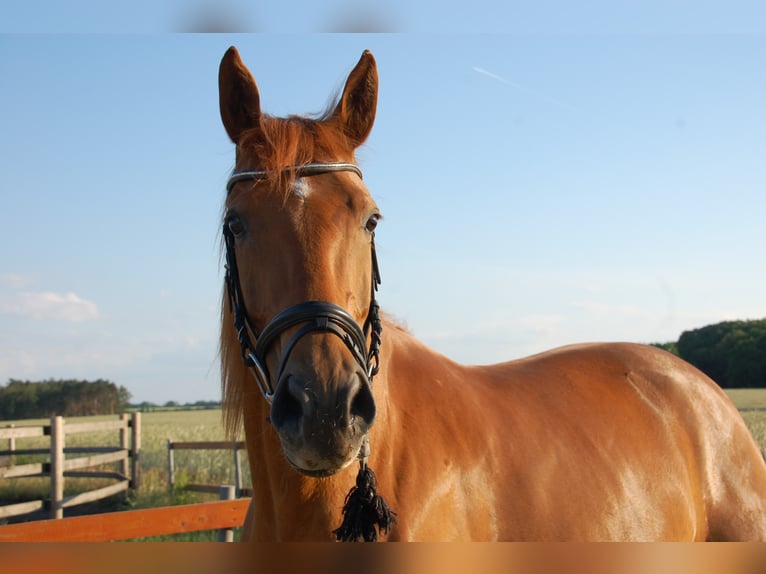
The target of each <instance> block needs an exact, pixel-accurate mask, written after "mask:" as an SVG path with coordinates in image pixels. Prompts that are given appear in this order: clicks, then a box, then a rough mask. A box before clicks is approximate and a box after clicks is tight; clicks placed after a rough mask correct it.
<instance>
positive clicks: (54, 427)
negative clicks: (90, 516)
mask: <svg viewBox="0 0 766 574" xmlns="http://www.w3.org/2000/svg"><path fill="white" fill-rule="evenodd" d="M108 430H118V431H119V446H116V447H109V446H107V447H105V446H95V447H67V446H66V436H67V435H71V434H75V433H84V432H98V431H108ZM129 435H130V440H129V438H128V437H129ZM40 436H49V437H50V447H49V448H47V449H17V448H16V440H17V439H24V438H30V437H40ZM2 439H7V440H8V450H6V451H0V456H3V455H5V456H8V458H9V460H10V462H11V466H8V467H3V468H0V479H2V478H14V479H15V478H22V477H40V476H43V477H45V476H48V477H50V479H51V487H50V496H49V497H48V498H47V499H45V500H32V501H28V502H22V503H17V504H9V505H5V506H0V518H8V517H11V516H18V515H21V514H27V513H30V512H35V511H38V510H42V509H44V508H47V509H48V511H49V516H50V518H52V519H60V518H62V517H63V511H64V509H65V508H70V507H72V506H77V505H79V504H85V503H88V502H94V501H96V500H100V499H102V498H107V497H109V496H114V495H115V494H118V493H120V492H124V491H127V490H128V489H129V488H133V489H138V488H139V486H140V478H141V472H140V470H141V467H140V455H141V413H133V414H132V416H130V417H129V416H128V415H127V414H124V415H121V416H120V418H119V420H116V421H99V422H85V423H82V422H78V423H71V424H66V423H65V421H64V418H63V417H60V416H53V417H51V420H50V424H49V425H40V426H30V427H13V426H11V427H9V428H0V440H2ZM28 454H47V455H49V457H50V459H49V461H48V462H41V463H30V464H22V465H15V464H14V462H15V457H16V456H19V455H28ZM66 454H84V455H86V456H81V457H78V458H66V456H65V455H66ZM112 463H120V469H119V471H118V472H114V471H80V470H78V469H83V468H91V467H95V466H101V465H104V464H112ZM83 477H88V478H107V479H114V480H117V482H116V483H115V484H111V485H109V486H105V487H102V488H97V489H94V490H90V491H87V492H83V493H80V494H76V495H73V496H68V497H64V480H65V478H83Z"/></svg>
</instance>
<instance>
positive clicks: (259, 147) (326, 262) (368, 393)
mask: <svg viewBox="0 0 766 574" xmlns="http://www.w3.org/2000/svg"><path fill="white" fill-rule="evenodd" d="M219 89H220V109H221V116H222V119H223V124H224V126H225V128H226V131H227V133H228V135H229V137H230V138H231V140H232V141H233V142H234V143H235V144H236V165H235V168H234V173H233V175H232V177H231V179H230V180H229V184H228V195H227V199H226V204H225V217H224V222H223V230H224V231H223V235H224V243H225V247H226V262H227V272H226V285H225V294H224V301H223V309H222V330H221V362H222V371H223V400H224V409H225V417H226V424H227V428H228V429H229V431H230V432H237V431H238V429H240V428H241V425H244V432H245V437H246V442H247V449H248V455H249V460H250V468H251V473H252V480H253V499H252V504H251V506H250V510H249V513H248V516H247V520H246V523H245V526H244V529H243V539H245V540H253V541H279V540H284V541H308V540H333V539H335V538H336V536H337V537H338V538H339V539H352V540H353V539H365V540H372V539H375V538H378V539H382V540H437V541H438V540H465V541H472V540H543V541H548V540H583V541H588V540H690V541H691V540H766V464H765V463H764V460H763V459H762V456H761V453H760V451H759V448H758V446H757V445H756V443H755V441H754V440H753V438H752V437H751V435H750V434H749V432H748V429H747V428H746V426H745V424H744V422H743V420H742V418H741V417H740V415H739V414H738V412H737V409H736V408H735V407H734V406H733V404H732V403H731V402H730V401H729V400H728V399H727V397H726V396H725V395H724V393H723V392H722V391H721V389H720V388H719V387H718V386H717V385H716V384H715V383H714V382H713V381H712V380H710V379H709V378H708V377H706V376H705V375H704V374H702V373H701V372H699V371H698V370H697V369H695V368H694V367H692V366H691V365H689V364H687V363H685V362H683V361H682V360H680V359H678V358H676V357H674V356H672V355H670V354H668V353H665V352H664V351H661V350H659V349H656V348H652V347H648V346H642V345H636V344H624V343H618V344H585V345H576V346H569V347H564V348H561V349H556V350H553V351H550V352H546V353H543V354H540V355H535V356H533V357H529V358H525V359H521V360H516V361H511V362H507V363H502V364H498V365H494V366H463V365H459V364H457V363H455V362H453V361H451V360H449V359H447V358H445V357H443V356H442V355H440V354H439V353H437V352H435V351H433V350H431V349H429V348H428V347H427V346H425V345H424V344H422V343H420V342H419V341H417V340H416V339H415V338H414V337H413V336H412V335H410V334H409V333H408V332H407V331H406V330H404V329H402V328H400V327H398V326H397V325H396V324H394V323H393V322H391V321H389V320H386V319H380V317H379V315H378V309H377V303H376V302H375V293H376V288H377V283H378V281H379V274H378V270H377V261H376V258H375V251H374V232H375V227H376V225H377V223H378V220H379V219H380V214H379V211H378V208H377V206H376V204H375V202H374V200H373V199H372V197H371V195H370V193H369V192H368V190H367V188H366V187H365V185H364V183H363V180H362V172H361V170H360V169H359V167H358V166H357V164H356V163H355V158H354V152H355V149H356V148H358V147H359V146H360V145H361V144H362V143H363V142H364V141H365V139H366V138H367V136H368V135H369V133H370V130H371V129H372V125H373V121H374V118H375V110H376V105H377V89H378V75H377V68H376V64H375V60H374V58H373V56H372V54H370V53H369V52H365V53H364V54H363V55H362V57H361V59H360V60H359V63H358V64H357V65H356V67H355V68H354V69H353V71H352V72H351V73H350V75H349V77H348V79H347V81H346V84H345V87H344V89H343V90H342V93H341V94H340V96H339V98H338V100H337V103H335V104H333V105H332V106H331V107H330V108H329V110H328V111H327V112H326V113H325V114H324V115H323V116H322V117H318V118H314V119H309V118H304V117H296V116H291V117H288V118H276V117H271V116H268V115H266V114H264V113H262V112H261V108H260V103H259V92H258V88H257V87H256V83H255V80H254V79H253V77H252V75H251V74H250V72H249V70H248V69H247V68H246V67H245V66H244V64H243V63H242V61H241V59H240V57H239V54H238V52H237V50H236V49H235V48H233V47H232V48H230V49H229V50H228V51H227V52H226V54H225V55H224V57H223V60H222V62H221V66H220V73H219ZM373 377H374V382H373ZM356 463H358V465H357V464H356ZM367 463H369V466H367ZM373 468H374V469H375V471H376V473H377V490H376V483H375V476H376V475H375V473H373V472H371V469H373ZM355 476H356V479H357V487H356V488H355V489H354V490H355V492H356V495H357V498H359V499H360V500H358V501H357V502H358V503H359V504H360V505H361V506H360V507H358V508H356V509H355V510H354V509H349V508H348V506H350V505H351V504H350V503H349V505H348V506H347V507H346V510H347V511H348V513H353V512H362V513H364V512H373V513H377V514H375V516H373V517H372V518H371V519H370V520H369V522H368V523H367V524H362V527H361V529H360V530H356V531H353V530H352V531H350V532H349V531H346V532H345V535H342V533H339V532H338V531H339V530H342V529H339V525H340V524H341V521H343V523H344V524H345V523H346V520H347V519H348V520H350V521H352V522H353V520H354V517H350V518H349V517H348V515H345V517H344V516H343V515H342V514H341V512H342V509H344V505H345V503H346V502H347V493H348V492H349V488H351V487H353V486H354V484H355V482H354V481H355ZM365 481H367V482H366V483H365ZM360 482H361V483H364V484H360ZM353 498H354V496H353V495H349V496H348V501H351V500H352V499H353ZM365 504H367V506H366V507H364V505H365ZM360 508H361V510H360ZM389 509H390V511H389ZM357 518H358V517H357ZM362 522H364V521H362ZM333 533H335V535H334V534H333Z"/></svg>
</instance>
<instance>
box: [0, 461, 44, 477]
mask: <svg viewBox="0 0 766 574" xmlns="http://www.w3.org/2000/svg"><path fill="white" fill-rule="evenodd" d="M42 472H43V463H41V462H38V463H32V464H19V465H16V466H9V467H8V468H0V478H18V477H20V476H31V475H34V474H40V473H42Z"/></svg>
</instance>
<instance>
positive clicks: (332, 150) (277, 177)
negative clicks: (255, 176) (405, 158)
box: [237, 106, 353, 194]
mask: <svg viewBox="0 0 766 574" xmlns="http://www.w3.org/2000/svg"><path fill="white" fill-rule="evenodd" d="M332 109H333V108H332V106H331V107H328V110H327V111H325V112H324V113H323V114H321V115H320V116H317V117H304V116H288V117H286V118H279V117H273V116H269V115H263V116H262V119H261V123H260V126H259V127H257V128H253V129H251V130H248V131H246V132H245V133H244V134H242V138H241V139H240V141H239V144H238V145H237V160H238V161H237V163H239V160H240V159H241V157H242V156H246V157H247V158H248V159H250V158H253V159H254V160H255V162H256V165H257V169H263V170H265V171H266V173H267V176H266V177H267V183H268V184H269V185H268V188H269V189H271V190H281V191H282V193H283V194H289V191H290V187H291V184H292V183H293V182H294V179H295V174H294V172H292V171H291V170H289V169H288V168H291V167H294V166H299V165H304V164H307V163H311V162H314V161H339V160H340V159H342V158H343V159H345V158H348V156H349V154H350V155H351V156H352V157H353V145H352V144H351V143H350V142H349V140H348V138H347V137H346V135H345V134H344V133H343V132H342V131H341V130H339V129H338V127H337V126H336V125H335V124H334V122H332V121H331V120H332V111H331V110H332ZM286 170H287V171H286Z"/></svg>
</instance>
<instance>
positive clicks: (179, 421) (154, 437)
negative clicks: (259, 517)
mask: <svg viewBox="0 0 766 574" xmlns="http://www.w3.org/2000/svg"><path fill="white" fill-rule="evenodd" d="M727 394H728V395H729V396H730V397H731V399H732V401H733V402H734V404H735V405H736V406H737V408H739V409H740V411H741V412H742V416H743V418H744V419H745V422H746V423H747V425H748V427H749V428H750V431H751V432H752V433H753V436H754V437H755V439H756V441H757V442H758V443H759V445H760V447H761V450H762V452H766V389H734V390H729V391H727ZM99 419H102V420H114V419H115V417H114V416H108V417H107V416H105V417H88V418H87V419H86V418H83V419H78V418H71V419H67V421H68V422H77V421H80V420H82V421H86V420H87V421H93V420H99ZM48 422H49V421H48V420H46V419H40V420H37V421H16V425H17V426H21V425H35V424H37V425H39V424H48ZM9 423H10V421H8V422H0V426H6V425H7V424H9ZM168 438H170V439H172V440H173V441H220V440H224V439H225V438H226V437H225V435H224V430H223V425H222V420H221V411H220V410H219V409H213V410H194V411H165V412H149V413H143V414H142V450H141V468H142V474H141V490H140V491H139V492H138V493H136V494H135V495H133V496H131V497H129V498H127V499H119V497H115V498H116V499H115V500H111V501H106V502H102V503H93V504H94V505H96V504H99V506H97V507H96V506H93V507H92V508H91V509H90V511H91V512H92V511H109V510H124V509H130V508H150V507H156V506H169V505H173V504H191V503H193V502H203V501H208V500H216V499H217V496H216V495H214V494H201V493H192V492H188V491H185V490H184V489H183V485H185V484H189V483H199V484H216V485H220V484H234V463H233V456H232V453H231V451H229V450H226V451H175V468H176V473H175V476H176V489H175V490H173V491H171V490H170V489H169V488H168V470H167V440H168ZM22 441H23V442H22ZM4 442H5V441H2V442H0V449H5V448H7V447H6V445H5V444H3V443H4ZM67 444H68V445H69V446H99V445H116V444H117V432H116V431H104V432H101V433H90V434H75V435H70V436H68V437H67ZM47 446H48V440H47V437H39V438H32V439H19V440H18V441H17V448H46V447H47ZM43 458H44V457H40V456H38V457H35V456H29V455H28V456H17V457H16V461H15V463H16V464H24V463H26V462H39V461H40V460H42V459H43ZM242 470H243V475H244V479H245V480H244V486H245V487H248V486H250V474H249V468H248V466H247V456H246V453H245V451H242ZM107 484H110V481H105V480H99V479H67V481H66V491H65V495H66V496H68V495H71V494H76V493H78V492H83V491H86V490H90V489H92V488H97V487H99V486H106V485H107ZM48 485H49V482H48V479H45V478H24V479H0V504H9V503H11V502H20V501H24V500H34V499H37V498H44V497H46V496H47V495H48V488H49V486H48ZM85 510H86V511H87V510H88V509H85ZM163 539H173V540H214V539H215V533H193V534H189V535H179V536H176V537H165V538H163ZM155 540H156V539H155Z"/></svg>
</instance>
